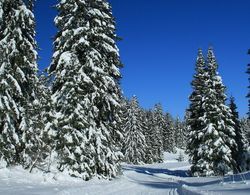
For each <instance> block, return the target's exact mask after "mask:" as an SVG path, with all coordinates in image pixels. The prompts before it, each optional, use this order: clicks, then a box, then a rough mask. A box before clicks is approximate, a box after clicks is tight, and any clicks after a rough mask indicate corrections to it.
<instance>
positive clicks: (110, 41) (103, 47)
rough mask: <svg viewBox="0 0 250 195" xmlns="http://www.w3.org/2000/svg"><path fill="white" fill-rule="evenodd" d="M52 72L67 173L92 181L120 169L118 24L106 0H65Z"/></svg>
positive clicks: (61, 155) (59, 145)
mask: <svg viewBox="0 0 250 195" xmlns="http://www.w3.org/2000/svg"><path fill="white" fill-rule="evenodd" d="M56 7H57V10H58V12H59V15H58V16H57V17H56V19H55V24H56V26H57V28H58V30H59V32H58V33H57V35H56V38H55V42H54V47H55V51H54V55H53V59H52V63H51V65H50V67H49V72H50V73H51V74H52V75H54V76H55V80H54V82H53V87H52V93H53V101H54V104H55V108H56V112H57V120H58V123H57V124H58V125H57V126H58V139H57V151H58V155H59V159H60V160H59V166H58V168H59V169H60V170H61V171H68V172H69V174H70V175H72V176H76V177H80V178H83V179H85V180H88V179H90V178H92V177H93V176H99V177H105V178H111V177H114V176H116V175H117V174H118V172H119V170H120V164H119V159H118V156H117V151H116V147H115V146H114V141H113V138H112V136H111V135H112V133H113V132H112V131H114V128H113V127H114V123H115V122H116V120H117V117H118V113H117V110H119V107H120V99H121V94H120V88H119V79H120V77H121V74H120V71H119V68H120V67H121V62H120V57H119V52H118V48H117V47H116V42H115V41H116V39H117V36H116V34H115V23H114V18H113V16H112V13H111V7H110V5H109V4H108V3H107V2H106V1H105V0H85V1H75V0H61V1H60V2H59V3H58V5H57V6H56Z"/></svg>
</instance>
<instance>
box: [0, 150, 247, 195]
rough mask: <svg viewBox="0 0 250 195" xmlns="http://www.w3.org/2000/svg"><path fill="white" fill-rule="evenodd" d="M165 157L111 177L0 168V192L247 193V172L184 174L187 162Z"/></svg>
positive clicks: (90, 194)
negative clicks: (83, 177) (222, 175)
mask: <svg viewBox="0 0 250 195" xmlns="http://www.w3.org/2000/svg"><path fill="white" fill-rule="evenodd" d="M166 159H169V160H168V161H166V162H164V163H161V164H153V165H143V166H134V165H123V171H124V172H123V175H122V176H120V178H116V179H114V180H112V181H106V180H98V179H93V180H91V181H88V182H84V181H82V180H80V179H76V178H72V177H69V176H67V175H63V174H58V175H53V174H51V175H48V174H47V175H43V174H42V173H39V172H38V173H32V174H29V173H28V172H27V171H24V170H23V169H22V168H21V167H15V168H13V169H6V168H2V169H1V168H0V195H163V194H164V195H177V194H180V195H197V194H206V195H235V194H237V195H244V194H246V195H249V194H250V173H246V174H245V176H244V177H245V178H246V182H245V183H243V182H242V179H241V177H240V176H237V177H234V178H233V179H234V181H235V182H232V178H231V177H229V176H228V177H226V178H225V179H224V183H221V178H218V177H208V178H194V177H188V176H187V170H188V169H189V164H188V163H187V162H177V161H176V160H175V156H171V155H170V154H168V155H167V157H166Z"/></svg>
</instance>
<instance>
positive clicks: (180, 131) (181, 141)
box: [174, 117, 186, 149]
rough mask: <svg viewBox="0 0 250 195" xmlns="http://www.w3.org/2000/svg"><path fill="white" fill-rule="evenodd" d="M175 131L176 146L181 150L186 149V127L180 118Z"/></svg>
mask: <svg viewBox="0 0 250 195" xmlns="http://www.w3.org/2000/svg"><path fill="white" fill-rule="evenodd" d="M174 129H175V130H174V134H175V135H174V138H175V146H176V147H177V148H179V149H184V148H185V147H186V139H185V126H184V123H183V122H182V121H181V120H180V118H179V117H177V119H176V121H175V127H174Z"/></svg>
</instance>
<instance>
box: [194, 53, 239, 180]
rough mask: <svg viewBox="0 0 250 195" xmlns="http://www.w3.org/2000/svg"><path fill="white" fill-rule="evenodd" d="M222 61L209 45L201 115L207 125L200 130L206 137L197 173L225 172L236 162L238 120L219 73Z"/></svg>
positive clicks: (200, 135) (203, 140)
mask: <svg viewBox="0 0 250 195" xmlns="http://www.w3.org/2000/svg"><path fill="white" fill-rule="evenodd" d="M217 69H218V64H217V62H216V58H215V56H214V53H213V50H212V49H211V48H209V50H208V55H207V74H208V80H207V88H206V89H205V90H204V96H203V98H204V102H203V104H202V107H203V109H204V110H205V112H204V115H203V116H202V117H201V118H202V119H203V123H204V124H205V128H204V129H202V131H201V132H199V133H198V137H201V138H202V141H201V143H200V145H199V146H198V148H199V149H198V155H199V157H200V159H199V160H198V163H197V164H196V165H195V166H198V167H199V168H200V171H199V170H198V172H196V173H195V174H198V175H202V176H208V175H224V174H226V173H228V172H229V171H231V170H233V169H234V168H235V166H236V162H235V161H234V159H233V157H232V151H233V150H234V149H235V148H236V143H235V132H234V128H233V125H234V122H233V121H232V114H231V111H230V108H229V107H228V106H226V105H225V101H226V95H225V90H226V87H225V86H224V85H223V84H222V79H221V77H220V76H219V74H218V72H217Z"/></svg>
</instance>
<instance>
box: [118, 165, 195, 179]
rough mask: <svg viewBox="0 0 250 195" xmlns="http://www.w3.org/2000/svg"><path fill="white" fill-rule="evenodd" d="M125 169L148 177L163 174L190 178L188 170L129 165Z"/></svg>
mask: <svg viewBox="0 0 250 195" xmlns="http://www.w3.org/2000/svg"><path fill="white" fill-rule="evenodd" d="M123 169H124V170H127V171H135V172H137V173H141V174H147V175H155V174H159V173H161V174H166V175H170V176H176V177H190V174H189V171H188V170H169V169H160V168H149V167H141V166H129V165H127V166H124V167H123Z"/></svg>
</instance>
